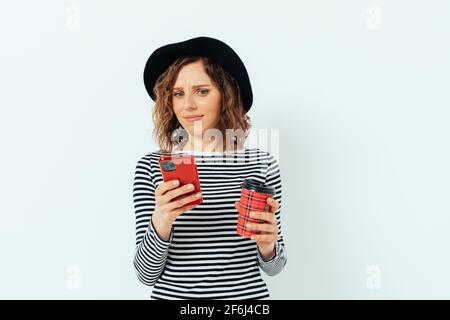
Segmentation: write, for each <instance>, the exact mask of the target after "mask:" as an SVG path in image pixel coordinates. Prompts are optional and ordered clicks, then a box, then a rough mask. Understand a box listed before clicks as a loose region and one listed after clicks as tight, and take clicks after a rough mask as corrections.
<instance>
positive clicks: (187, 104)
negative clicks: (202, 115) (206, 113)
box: [183, 94, 195, 109]
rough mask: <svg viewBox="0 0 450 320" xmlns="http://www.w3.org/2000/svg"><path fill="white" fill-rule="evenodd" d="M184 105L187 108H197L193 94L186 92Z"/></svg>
mask: <svg viewBox="0 0 450 320" xmlns="http://www.w3.org/2000/svg"><path fill="white" fill-rule="evenodd" d="M183 107H184V108H186V109H191V108H195V103H194V99H193V97H192V95H190V94H186V95H185V96H184V99H183Z"/></svg>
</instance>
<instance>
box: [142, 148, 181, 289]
mask: <svg viewBox="0 0 450 320" xmlns="http://www.w3.org/2000/svg"><path fill="white" fill-rule="evenodd" d="M155 189H156V188H155V184H154V182H153V181H152V174H151V167H150V158H148V157H145V156H144V157H142V158H141V159H139V161H138V163H137V165H136V171H135V176H134V186H133V201H134V211H135V216H136V251H135V255H134V260H133V263H134V267H135V271H136V275H137V277H138V279H139V280H140V281H141V282H142V283H144V284H146V285H148V286H153V285H154V284H155V282H156V281H157V280H158V278H159V277H160V276H161V273H162V272H163V270H164V267H165V264H166V259H167V252H168V248H169V245H170V243H171V241H172V238H173V228H172V232H171V235H170V239H169V241H164V240H162V239H161V238H160V237H159V236H158V234H157V233H156V231H155V229H154V227H153V224H152V223H151V217H152V214H153V210H154V208H155Z"/></svg>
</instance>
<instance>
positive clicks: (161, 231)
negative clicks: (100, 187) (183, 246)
mask: <svg viewBox="0 0 450 320" xmlns="http://www.w3.org/2000/svg"><path fill="white" fill-rule="evenodd" d="M151 223H152V224H153V228H154V229H155V231H156V234H157V235H158V237H159V238H160V239H161V240H163V241H169V239H170V233H171V232H172V224H171V223H168V222H167V221H163V219H160V217H159V216H158V215H157V214H155V213H154V214H153V215H152V219H151Z"/></svg>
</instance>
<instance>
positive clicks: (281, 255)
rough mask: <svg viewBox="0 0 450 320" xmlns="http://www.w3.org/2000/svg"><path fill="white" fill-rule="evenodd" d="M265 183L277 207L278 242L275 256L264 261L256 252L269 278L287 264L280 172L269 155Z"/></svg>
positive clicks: (259, 253)
mask: <svg viewBox="0 0 450 320" xmlns="http://www.w3.org/2000/svg"><path fill="white" fill-rule="evenodd" d="M268 156H269V158H268V165H267V173H266V181H265V183H266V184H268V185H269V186H273V187H274V188H275V195H274V197H273V198H274V199H275V200H277V201H278V203H279V207H278V209H277V211H275V218H276V220H277V225H278V241H275V243H274V250H275V255H274V256H273V257H272V258H271V259H269V260H268V261H266V259H265V258H264V257H263V256H262V255H261V252H260V251H259V250H258V263H259V266H260V267H261V269H262V270H263V271H264V272H265V273H266V274H267V275H269V276H275V275H277V274H278V273H280V272H281V270H283V268H284V266H285V265H286V263H287V255H286V251H285V246H284V239H283V234H282V232H281V171H280V167H279V165H278V161H277V160H276V159H275V158H274V157H273V156H272V155H271V154H270V153H269V155H268Z"/></svg>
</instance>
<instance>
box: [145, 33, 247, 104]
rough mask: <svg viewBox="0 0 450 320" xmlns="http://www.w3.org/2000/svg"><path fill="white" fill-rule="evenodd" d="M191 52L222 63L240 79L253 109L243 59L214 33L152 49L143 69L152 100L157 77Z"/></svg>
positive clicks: (243, 95)
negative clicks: (215, 36) (212, 36)
mask: <svg viewBox="0 0 450 320" xmlns="http://www.w3.org/2000/svg"><path fill="white" fill-rule="evenodd" d="M188 55H196V56H203V57H208V58H210V59H212V60H213V61H214V62H216V63H218V64H220V65H221V66H222V67H223V68H224V69H225V70H226V71H227V72H228V73H229V74H230V75H231V76H232V77H233V78H234V79H235V80H236V82H237V83H238V85H239V89H240V92H241V97H242V103H243V105H244V110H245V112H248V111H249V110H250V107H251V106H252V103H253V93H252V87H251V84H250V79H249V76H248V73H247V69H246V68H245V66H244V63H243V62H242V60H241V58H239V56H238V55H237V53H236V52H235V51H234V50H233V49H232V48H231V47H230V46H228V45H227V44H226V43H224V42H223V41H220V40H218V39H214V38H211V37H197V38H192V39H189V40H185V41H181V42H176V43H170V44H167V45H164V46H162V47H159V48H158V49H156V50H155V51H153V53H152V54H151V55H150V57H149V58H148V60H147V63H146V64H145V69H144V84H145V89H146V90H147V92H148V94H149V95H150V97H151V98H152V100H153V101H155V100H156V94H155V92H154V91H153V87H154V86H155V83H156V80H157V79H158V77H159V76H160V75H161V74H162V73H163V72H164V71H166V70H167V68H168V67H169V66H170V65H171V64H172V63H173V62H174V61H175V59H177V58H178V57H182V56H188Z"/></svg>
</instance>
